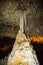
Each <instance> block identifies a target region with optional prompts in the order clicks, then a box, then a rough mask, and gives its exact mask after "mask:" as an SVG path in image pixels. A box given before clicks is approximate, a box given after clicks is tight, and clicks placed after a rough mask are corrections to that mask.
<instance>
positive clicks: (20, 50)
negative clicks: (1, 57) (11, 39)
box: [7, 31, 39, 65]
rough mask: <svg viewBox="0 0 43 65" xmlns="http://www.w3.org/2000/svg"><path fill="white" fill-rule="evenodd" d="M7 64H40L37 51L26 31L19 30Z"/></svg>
mask: <svg viewBox="0 0 43 65" xmlns="http://www.w3.org/2000/svg"><path fill="white" fill-rule="evenodd" d="M7 65H39V62H38V59H37V57H36V53H35V51H34V50H33V48H32V46H31V44H30V41H28V40H27V38H26V36H25V34H24V33H22V32H21V31H19V32H18V34H17V37H16V41H15V43H14V46H13V49H12V52H11V54H10V55H9V58H8V63H7Z"/></svg>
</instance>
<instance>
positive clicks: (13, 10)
mask: <svg viewBox="0 0 43 65" xmlns="http://www.w3.org/2000/svg"><path fill="white" fill-rule="evenodd" d="M23 12H26V22H27V24H26V27H25V33H26V35H42V36H43V4H42V0H37V1H36V0H29V1H28V0H22V1H21V0H0V35H1V34H2V35H5V34H4V33H6V32H8V33H11V34H13V33H17V31H18V30H19V26H20V17H21V15H22V13H23Z"/></svg>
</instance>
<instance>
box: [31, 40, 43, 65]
mask: <svg viewBox="0 0 43 65" xmlns="http://www.w3.org/2000/svg"><path fill="white" fill-rule="evenodd" d="M31 44H32V45H33V48H34V49H35V51H36V54H37V58H38V60H39V63H40V65H43V44H41V43H39V44H38V43H37V42H32V41H31Z"/></svg>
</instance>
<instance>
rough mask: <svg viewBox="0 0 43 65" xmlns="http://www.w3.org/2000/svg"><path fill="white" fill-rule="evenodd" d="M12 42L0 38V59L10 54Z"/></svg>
mask: <svg viewBox="0 0 43 65" xmlns="http://www.w3.org/2000/svg"><path fill="white" fill-rule="evenodd" d="M14 42H15V39H11V38H8V37H3V38H0V59H2V58H4V57H5V56H7V55H8V54H9V53H10V52H11V50H12V47H13V44H14Z"/></svg>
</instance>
